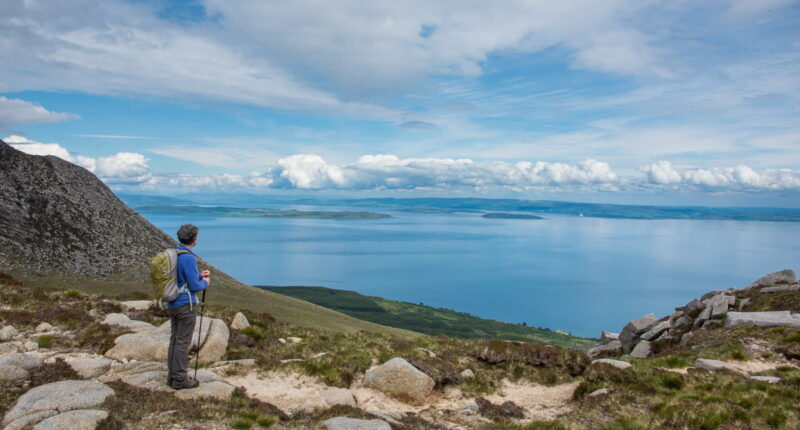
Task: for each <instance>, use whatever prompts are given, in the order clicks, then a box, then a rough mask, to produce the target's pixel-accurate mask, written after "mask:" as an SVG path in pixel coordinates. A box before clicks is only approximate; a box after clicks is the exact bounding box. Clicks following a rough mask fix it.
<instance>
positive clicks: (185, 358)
mask: <svg viewBox="0 0 800 430" xmlns="http://www.w3.org/2000/svg"><path fill="white" fill-rule="evenodd" d="M168 312H169V317H170V321H171V323H172V332H171V334H170V337H169V350H168V352H167V367H168V369H169V372H168V376H167V383H168V384H171V383H172V381H175V382H183V381H185V380H186V373H187V371H188V368H189V367H188V366H189V346H191V344H192V333H193V332H194V325H195V311H194V310H193V309H190V308H189V305H185V306H181V307H178V308H171V309H168Z"/></svg>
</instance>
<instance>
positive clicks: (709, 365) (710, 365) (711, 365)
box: [694, 358, 744, 373]
mask: <svg viewBox="0 0 800 430" xmlns="http://www.w3.org/2000/svg"><path fill="white" fill-rule="evenodd" d="M694 366H695V367H699V368H701V369H706V370H711V371H714V370H729V371H732V372H736V373H744V369H743V368H742V367H741V366H737V365H735V364H733V363H726V362H724V361H719V360H711V359H708V358H698V359H697V360H695V361H694Z"/></svg>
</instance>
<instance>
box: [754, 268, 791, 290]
mask: <svg viewBox="0 0 800 430" xmlns="http://www.w3.org/2000/svg"><path fill="white" fill-rule="evenodd" d="M796 282H797V274H796V273H794V270H791V269H784V270H780V271H777V272H773V273H770V274H769V275H766V276H762V277H761V278H758V279H757V280H756V281H755V282H753V283H752V284H750V285H749V286H748V287H747V288H748V289H751V288H759V287H771V286H773V285H779V284H787V285H788V284H794V283H796Z"/></svg>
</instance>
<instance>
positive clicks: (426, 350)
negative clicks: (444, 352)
mask: <svg viewBox="0 0 800 430" xmlns="http://www.w3.org/2000/svg"><path fill="white" fill-rule="evenodd" d="M416 350H417V351H420V352H424V353H425V354H428V357H430V358H436V353H435V352H433V351H431V350H430V349H427V348H416Z"/></svg>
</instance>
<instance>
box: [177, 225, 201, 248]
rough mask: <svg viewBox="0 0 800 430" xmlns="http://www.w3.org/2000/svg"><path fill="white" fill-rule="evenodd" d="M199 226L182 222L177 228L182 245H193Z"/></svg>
mask: <svg viewBox="0 0 800 430" xmlns="http://www.w3.org/2000/svg"><path fill="white" fill-rule="evenodd" d="M198 231H200V229H199V228H197V227H196V226H194V225H192V224H184V225H182V226H181V228H179V229H178V240H179V241H180V242H181V243H182V244H184V245H193V244H194V242H195V241H196V240H197V232H198Z"/></svg>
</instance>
